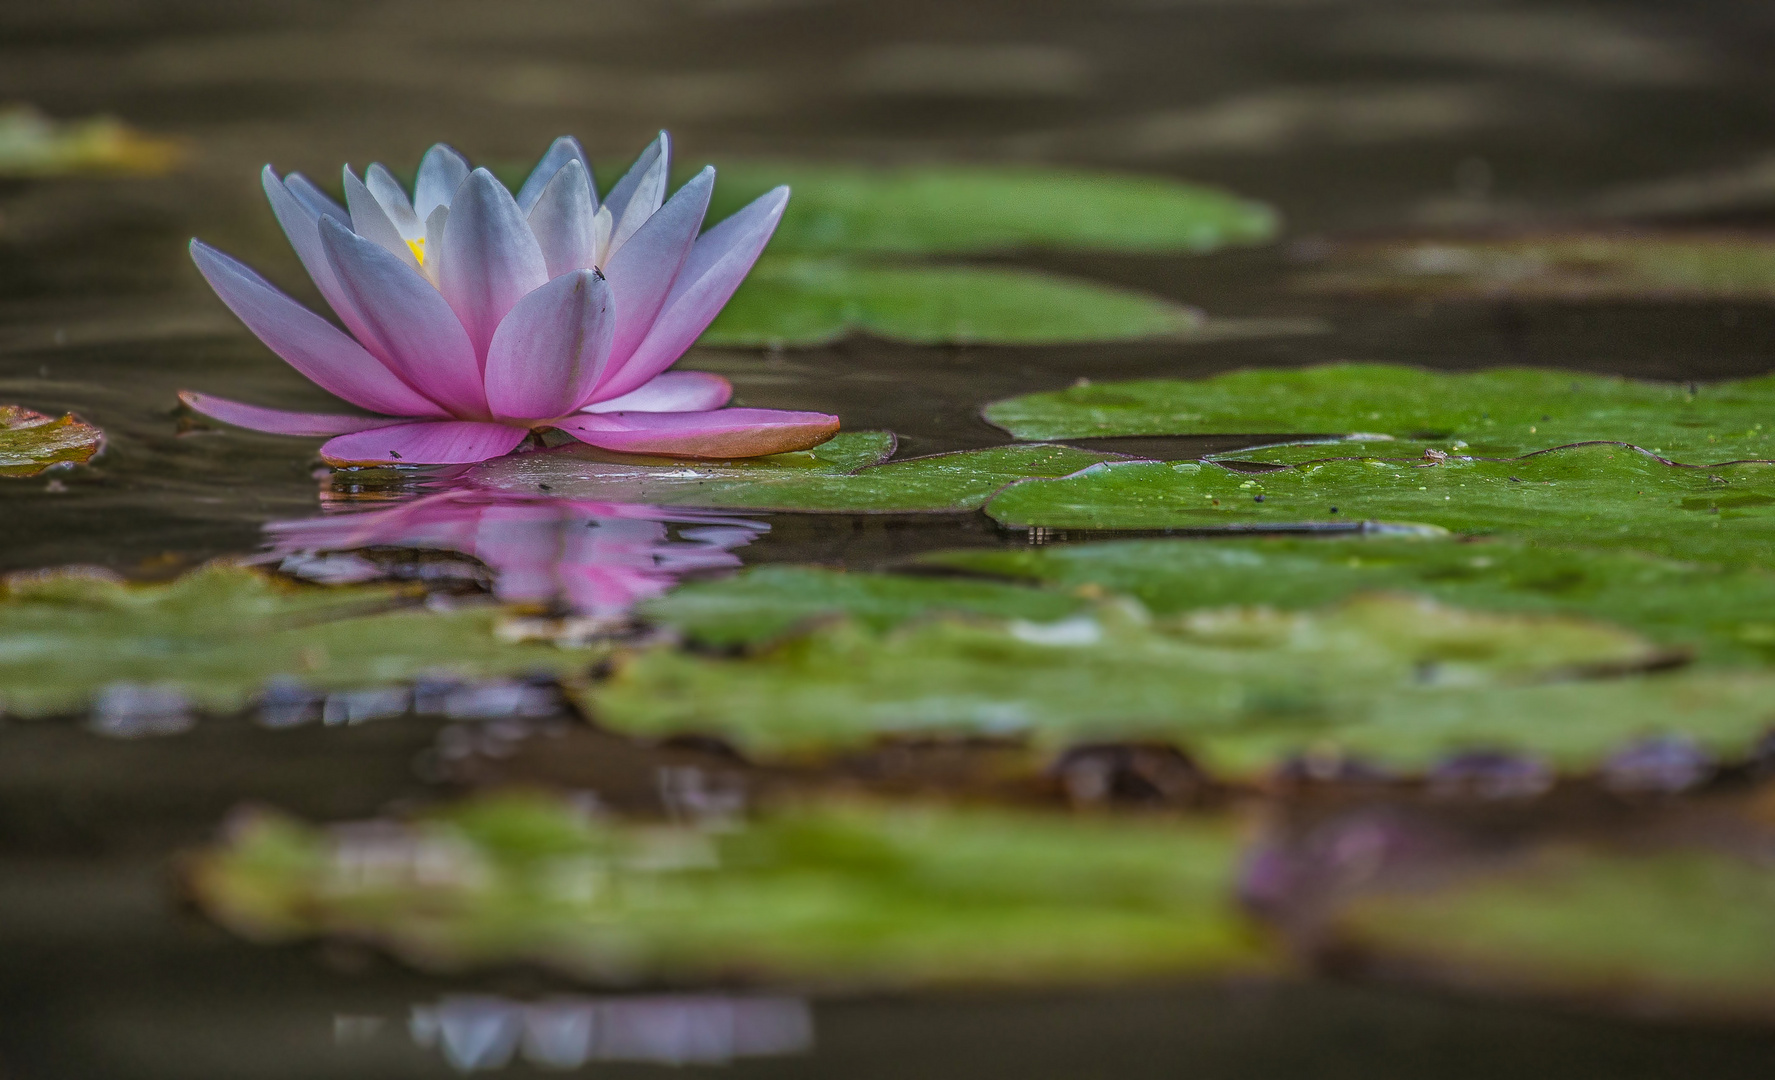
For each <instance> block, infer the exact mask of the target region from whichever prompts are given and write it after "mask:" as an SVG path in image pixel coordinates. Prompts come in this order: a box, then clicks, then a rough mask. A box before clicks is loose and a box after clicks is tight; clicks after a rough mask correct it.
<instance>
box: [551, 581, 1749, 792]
mask: <svg viewBox="0 0 1775 1080" xmlns="http://www.w3.org/2000/svg"><path fill="white" fill-rule="evenodd" d="M1661 655H1662V654H1661V653H1660V652H1659V651H1658V650H1657V649H1656V648H1654V647H1652V646H1651V645H1650V644H1649V643H1647V642H1645V641H1644V640H1643V639H1641V638H1639V637H1637V636H1636V635H1633V634H1631V633H1628V632H1626V631H1623V630H1620V629H1618V628H1615V627H1611V626H1607V625H1604V624H1599V623H1591V622H1586V621H1582V620H1573V619H1569V618H1561V617H1552V616H1528V615H1502V614H1489V613H1476V612H1467V611H1461V610H1459V609H1453V608H1447V607H1443V606H1440V605H1437V604H1435V603H1434V602H1432V601H1428V600H1423V599H1420V598H1412V597H1403V596H1385V595H1379V596H1366V597H1357V598H1354V599H1352V600H1350V601H1347V602H1345V603H1344V604H1341V605H1338V606H1336V607H1332V608H1328V609H1322V610H1319V611H1314V612H1278V611H1276V610H1275V609H1273V608H1223V609H1218V610H1211V611H1199V612H1195V613H1193V614H1191V615H1189V616H1186V617H1183V618H1179V619H1174V620H1167V621H1163V622H1156V623H1155V622H1150V621H1149V620H1148V619H1147V618H1146V617H1145V615H1144V613H1143V612H1142V611H1140V610H1139V609H1138V608H1129V607H1128V606H1127V605H1126V603H1125V602H1114V601H1112V602H1108V603H1105V604H1101V605H1099V606H1097V607H1096V608H1094V609H1093V610H1092V611H1091V612H1090V613H1089V614H1085V615H1077V616H1073V617H1071V618H1069V619H1065V620H1061V621H1058V622H1049V623H1036V622H1029V621H1023V620H1011V621H992V620H975V621H960V620H954V619H934V620H927V621H922V622H914V623H909V624H907V625H904V626H902V627H900V628H899V629H897V630H894V631H891V632H887V633H882V632H876V631H871V630H869V629H867V628H866V627H864V626H861V625H858V624H856V623H854V622H853V623H839V624H835V625H832V626H827V627H824V628H822V629H821V630H820V632H818V633H813V634H808V635H806V636H804V637H799V638H795V639H791V640H788V641H785V642H781V643H779V644H777V645H776V646H775V647H773V648H771V649H769V650H767V651H765V652H763V653H761V654H758V655H756V656H751V657H746V658H719V659H717V658H708V657H701V656H695V655H691V654H688V653H683V652H679V651H677V650H674V649H670V648H656V649H651V650H646V651H643V652H641V653H639V654H636V655H633V656H630V657H627V658H625V659H623V661H622V662H620V663H619V664H618V666H617V668H616V670H615V672H614V673H613V675H612V676H611V677H610V678H609V679H607V680H606V681H603V682H600V683H595V684H592V685H590V686H588V687H586V688H585V689H584V690H583V691H582V692H581V700H582V702H583V703H584V704H585V705H586V707H587V709H588V710H589V712H590V714H591V715H592V717H593V719H594V720H595V721H596V722H598V723H599V724H602V725H604V726H606V727H609V728H612V729H614V730H616V731H619V732H623V733H626V734H630V735H637V736H644V737H664V736H671V735H682V734H692V733H694V734H702V735H715V736H719V737H721V738H723V739H725V740H727V741H729V742H731V743H732V744H733V745H734V746H736V747H737V748H739V749H740V750H741V751H742V752H744V753H747V754H749V755H752V756H754V757H757V758H760V759H765V760H775V759H801V758H808V757H815V758H817V757H821V756H824V755H827V754H831V753H835V752H848V751H854V750H859V749H863V748H866V747H868V746H869V745H870V744H871V743H873V742H874V741H875V740H877V739H879V738H882V737H884V736H901V737H907V736H911V737H932V736H936V737H976V736H992V737H1000V738H1024V739H1027V740H1028V741H1029V742H1030V743H1031V744H1032V745H1033V746H1034V747H1035V748H1036V749H1038V750H1040V751H1043V752H1047V753H1052V752H1055V751H1057V750H1059V749H1062V748H1064V747H1065V746H1067V745H1071V744H1075V743H1085V742H1100V741H1118V742H1119V741H1139V740H1162V741H1167V742H1171V743H1175V744H1177V745H1179V746H1181V747H1183V748H1184V749H1185V750H1187V751H1188V752H1190V753H1191V754H1193V755H1196V756H1197V757H1198V758H1199V759H1200V760H1201V761H1203V762H1204V763H1205V764H1207V765H1208V766H1210V767H1211V768H1214V769H1217V770H1221V771H1224V772H1226V773H1228V774H1231V775H1241V776H1243V775H1254V774H1258V773H1261V772H1263V771H1265V770H1267V769H1269V768H1272V767H1273V766H1275V765H1276V764H1277V763H1279V762H1280V761H1282V760H1285V759H1286V758H1288V757H1289V756H1291V755H1293V754H1296V753H1300V752H1303V751H1306V750H1308V749H1314V750H1318V749H1324V748H1327V747H1333V748H1335V747H1337V746H1340V745H1343V744H1345V743H1347V744H1348V745H1349V746H1350V747H1351V748H1352V749H1357V748H1359V749H1361V750H1363V751H1364V752H1365V753H1367V752H1369V751H1371V750H1372V754H1371V756H1373V757H1376V758H1377V759H1379V760H1381V761H1384V762H1386V763H1388V764H1393V765H1397V766H1399V767H1402V768H1417V767H1423V766H1425V765H1428V764H1431V763H1433V762H1434V761H1435V760H1437V759H1438V757H1439V756H1440V755H1442V754H1446V753H1449V752H1452V751H1455V750H1465V749H1469V748H1473V747H1476V746H1483V747H1488V748H1514V747H1517V746H1519V745H1520V746H1521V747H1522V748H1524V749H1528V750H1535V751H1544V752H1546V753H1547V754H1548V755H1549V756H1553V757H1556V758H1557V759H1558V760H1560V761H1561V762H1563V763H1571V764H1577V765H1582V764H1587V763H1590V762H1593V761H1594V759H1595V757H1596V756H1598V755H1601V754H1604V753H1606V752H1607V751H1608V750H1610V749H1611V748H1613V747H1615V746H1618V745H1619V744H1620V743H1621V742H1623V741H1625V740H1627V739H1630V738H1632V737H1634V736H1637V735H1639V734H1641V733H1642V732H1648V731H1658V730H1664V729H1668V728H1672V727H1674V728H1676V729H1677V730H1686V728H1685V725H1688V724H1691V723H1692V724H1693V725H1695V726H1696V727H1697V728H1698V729H1706V732H1707V733H1710V734H1709V738H1710V739H1712V741H1714V742H1717V743H1718V744H1719V745H1720V747H1721V749H1722V751H1726V750H1730V751H1733V752H1738V753H1742V752H1743V751H1744V749H1745V747H1746V746H1748V745H1749V744H1750V743H1751V742H1754V740H1755V739H1756V737H1757V736H1758V735H1759V734H1760V733H1761V732H1762V730H1763V729H1764V727H1765V726H1766V724H1767V722H1768V718H1769V706H1768V702H1769V701H1770V700H1771V699H1770V697H1769V696H1768V695H1769V693H1770V691H1771V690H1772V689H1775V675H1769V676H1761V675H1759V676H1756V677H1753V678H1749V681H1748V683H1746V684H1745V685H1740V683H1738V682H1734V681H1733V679H1732V678H1731V677H1723V676H1722V677H1720V678H1718V679H1706V680H1696V681H1695V682H1694V683H1693V684H1691V683H1689V682H1685V681H1682V680H1678V679H1665V680H1664V681H1662V682H1657V683H1656V686H1655V687H1654V682H1655V681H1654V680H1649V679H1630V678H1624V677H1623V678H1614V679H1601V680H1597V681H1594V682H1591V681H1586V682H1582V683H1574V684H1570V685H1551V686H1543V685H1527V684H1537V683H1543V682H1545V681H1547V680H1549V679H1558V678H1561V677H1564V676H1570V675H1573V674H1575V673H1603V672H1607V671H1629V670H1633V669H1635V668H1637V667H1640V666H1643V665H1645V664H1648V663H1655V662H1658V661H1659V659H1660V657H1661ZM1623 688H1626V689H1623ZM1598 693H1600V694H1601V696H1602V697H1606V698H1607V699H1608V702H1607V704H1608V706H1609V708H1608V709H1607V710H1605V711H1601V712H1597V713H1595V714H1594V715H1592V714H1591V713H1590V712H1587V711H1585V710H1583V709H1581V708H1580V709H1579V710H1578V712H1577V713H1576V714H1572V715H1575V716H1576V717H1578V718H1576V719H1572V718H1569V716H1568V714H1571V710H1573V709H1574V708H1577V707H1578V706H1581V704H1582V702H1583V701H1585V700H1587V699H1588V696H1589V695H1592V694H1598ZM1684 695H1687V697H1684ZM1690 698H1693V699H1695V700H1696V701H1699V702H1700V703H1702V704H1706V705H1708V706H1709V707H1708V709H1706V710H1705V711H1704V712H1701V713H1696V714H1694V715H1693V716H1691V714H1690V713H1689V712H1687V711H1685V710H1684V709H1683V708H1680V707H1679V706H1680V705H1682V704H1683V703H1684V702H1686V701H1688V700H1689V699H1690ZM1574 703H1576V704H1574ZM1623 706H1626V707H1625V708H1623ZM1714 706H1717V707H1714ZM1555 707H1557V708H1558V709H1559V710H1563V711H1557V712H1556V711H1552V710H1553V709H1554V708H1555ZM1421 717H1441V718H1442V719H1422V720H1420V719H1419V718H1421Z"/></svg>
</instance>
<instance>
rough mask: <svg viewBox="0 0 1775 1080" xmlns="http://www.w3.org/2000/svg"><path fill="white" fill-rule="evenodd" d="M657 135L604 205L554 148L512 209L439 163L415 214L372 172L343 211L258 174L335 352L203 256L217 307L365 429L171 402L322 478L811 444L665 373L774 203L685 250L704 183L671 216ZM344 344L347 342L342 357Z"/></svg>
mask: <svg viewBox="0 0 1775 1080" xmlns="http://www.w3.org/2000/svg"><path fill="white" fill-rule="evenodd" d="M669 165H670V144H669V141H668V139H667V137H666V135H665V133H664V132H661V133H660V137H659V139H658V140H657V141H656V142H654V143H653V144H652V145H651V146H649V147H648V148H647V150H646V152H644V153H643V154H642V155H641V157H640V159H639V160H637V161H636V162H635V164H634V166H633V167H632V168H631V169H630V170H629V172H628V174H627V175H625V176H624V177H623V178H622V179H621V180H620V181H618V182H617V185H616V186H615V187H614V188H612V189H611V191H610V193H609V195H607V196H606V197H605V199H604V201H603V203H602V204H600V203H599V201H598V196H597V188H596V186H595V185H594V184H593V181H592V170H591V164H590V163H589V162H588V161H587V159H586V156H585V151H583V150H582V149H581V148H580V145H579V143H578V141H577V140H575V139H573V138H571V137H566V136H563V137H562V138H559V139H556V140H555V142H554V145H553V146H551V147H550V148H549V151H548V153H546V154H544V155H543V157H542V161H541V162H540V163H538V164H537V166H536V168H535V170H534V171H532V172H531V174H530V177H529V179H527V180H525V181H524V184H523V186H522V187H520V188H519V189H518V193H517V194H516V195H515V196H514V195H513V194H512V193H511V192H510V191H508V190H506V188H505V185H503V184H501V183H500V182H499V181H498V180H497V179H495V178H494V176H493V174H492V173H490V172H488V171H487V170H486V169H473V170H471V169H470V168H469V164H468V162H467V161H466V160H465V159H464V158H463V157H462V155H461V154H458V153H457V152H456V151H455V150H452V149H451V148H450V147H448V146H445V145H443V144H442V143H440V144H438V145H436V146H434V147H432V148H431V149H430V150H428V151H426V154H425V157H424V159H423V160H422V161H421V162H420V165H419V175H418V179H417V181H416V182H415V183H414V186H413V195H412V197H411V198H409V197H408V195H407V192H406V191H405V190H404V189H403V188H402V187H401V185H400V184H399V183H398V182H397V181H396V180H395V179H394V177H393V176H392V175H391V174H390V173H389V172H388V170H387V169H385V168H383V167H382V166H381V165H371V166H370V167H369V168H368V169H367V170H365V172H364V176H363V178H362V179H359V178H358V177H357V176H356V175H355V174H353V173H352V171H351V169H350V167H349V166H347V167H346V169H345V201H346V204H347V205H346V206H345V207H341V206H339V205H338V204H337V203H335V202H333V200H332V199H330V198H329V197H327V195H326V194H325V193H324V192H322V191H321V190H320V189H319V188H318V187H316V186H315V185H314V183H313V182H311V181H310V180H308V179H307V178H306V177H304V176H302V175H301V174H300V173H291V174H289V175H288V176H285V177H283V178H281V179H280V178H279V177H278V175H277V173H275V172H274V171H272V168H271V166H269V165H267V166H266V167H265V171H264V174H263V180H264V185H265V194H266V195H267V196H268V197H269V198H270V200H271V209H272V211H273V212H274V213H275V214H276V215H277V220H278V222H279V223H280V224H281V225H282V226H283V229H284V233H285V234H286V235H287V236H288V237H289V238H290V243H291V245H293V246H294V247H295V249H296V255H297V256H298V257H299V258H300V259H301V260H302V265H303V266H304V267H306V268H307V270H308V273H309V276H310V277H312V278H313V279H314V284H315V287H316V288H318V289H319V290H320V293H321V295H322V296H323V297H325V298H326V301H327V303H328V304H330V305H331V306H332V308H333V311H334V313H335V314H337V315H338V317H339V321H340V322H341V323H343V324H344V325H345V328H346V329H347V330H349V331H350V335H349V336H348V335H347V334H345V333H343V332H341V331H340V330H339V329H338V328H337V327H335V326H334V325H333V324H332V323H330V322H328V321H327V320H325V319H323V318H321V317H320V316H318V315H316V314H314V313H313V312H311V311H309V310H308V309H306V308H304V307H302V306H301V305H300V304H298V303H296V302H295V301H294V300H292V299H290V298H289V297H288V296H286V295H284V294H283V293H281V292H279V291H278V290H277V289H276V288H275V287H273V286H272V285H271V284H270V283H269V282H267V281H266V280H265V279H264V278H262V277H260V276H259V275H258V274H256V273H254V272H253V271H252V270H251V269H249V268H248V267H247V266H245V265H244V264H242V263H241V262H239V261H238V260H235V259H233V258H230V257H229V256H227V255H224V254H222V253H221V252H220V251H217V250H216V249H215V248H212V247H210V246H209V245H207V244H204V243H202V242H201V241H198V240H192V241H191V257H192V258H193V259H194V260H195V261H196V263H197V268H198V270H199V271H201V272H202V273H203V276H204V277H205V278H206V279H208V281H209V283H210V286H211V287H212V288H214V289H215V290H216V294H217V295H218V296H220V297H221V298H222V302H223V303H225V304H227V305H228V307H229V308H230V309H231V310H232V311H233V312H234V313H235V314H236V315H237V316H239V317H240V320H241V321H242V322H244V323H246V325H247V328H248V329H250V330H252V332H253V333H254V334H255V335H257V336H258V338H259V340H260V341H263V342H264V343H265V344H266V345H267V346H269V347H270V349H271V351H272V352H275V353H276V354H277V355H279V356H281V357H283V358H284V359H285V360H286V361H288V362H289V364H290V365H291V366H292V367H294V368H295V369H296V370H297V371H300V372H301V373H302V374H304V375H306V376H308V378H310V379H312V380H313V381H314V382H316V383H318V384H319V385H320V386H321V387H323V388H324V389H326V390H328V391H330V392H331V393H333V394H334V395H336V396H338V397H340V398H342V399H344V400H345V401H348V402H350V403H351V404H353V405H357V406H359V407H361V408H363V409H366V410H369V411H371V412H374V413H377V414H379V415H376V416H362V415H342V414H328V413H298V412H286V411H284V410H281V409H270V408H265V407H263V406H259V405H248V404H244V403H242V402H237V401H228V400H226V399H223V398H218V397H212V396H210V395H208V394H200V393H195V392H192V391H181V392H180V394H179V397H180V398H181V399H182V400H183V401H184V402H185V403H186V404H187V405H189V406H190V407H191V408H193V409H196V410H197V411H198V412H200V413H203V414H205V415H207V416H211V417H214V418H216V419H217V420H222V421H225V422H227V423H230V424H235V425H238V426H240V427H246V428H252V429H254V430H256V431H267V432H272V433H275V434H280V435H325V436H332V438H331V439H329V441H328V442H327V443H326V444H325V445H323V446H322V447H321V456H322V457H323V458H324V459H326V460H327V461H328V462H329V463H331V464H334V465H388V464H430V465H446V464H466V463H470V462H476V461H484V460H486V459H488V458H494V457H499V456H500V455H502V454H507V453H510V452H511V451H513V450H515V449H517V448H518V446H519V445H521V444H522V443H523V442H524V440H525V438H526V437H527V436H528V435H529V434H530V432H532V431H539V430H543V429H548V428H554V429H557V430H559V431H563V432H565V433H567V434H568V435H571V436H573V437H574V438H576V439H578V440H580V441H581V442H584V443H589V444H591V445H592V446H597V447H602V448H604V449H606V450H616V451H623V452H629V453H640V454H659V455H670V456H684V457H702V458H739V457H755V456H758V455H761V454H776V453H782V452H784V451H789V450H804V449H806V448H808V447H810V446H816V445H818V444H820V443H822V442H825V441H826V440H827V439H829V438H831V437H832V435H833V434H834V433H835V432H837V430H838V418H837V417H835V416H828V415H826V414H824V413H813V412H788V411H783V410H778V409H742V408H723V406H725V405H726V404H727V402H728V399H729V398H730V397H731V396H732V394H733V388H732V387H731V386H730V385H729V384H728V382H727V380H726V379H723V378H721V377H720V376H719V375H709V374H704V373H701V372H672V371H667V370H666V369H667V368H669V367H671V366H672V364H673V362H675V361H676V360H677V359H678V358H679V357H680V356H682V355H683V354H684V351H685V350H686V349H688V348H689V347H690V345H691V343H692V342H694V341H695V340H696V339H697V337H698V336H700V335H701V334H702V332H703V331H704V330H705V329H707V328H708V325H709V323H710V322H712V321H713V320H714V318H715V316H716V314H717V313H719V312H720V310H721V308H722V306H723V305H725V304H726V303H727V300H728V298H729V297H730V296H732V295H733V291H734V290H735V289H736V288H738V287H739V284H740V281H741V280H742V279H744V278H745V276H746V273H747V272H748V271H749V270H751V268H752V264H753V263H754V262H755V261H757V259H758V255H759V253H760V252H762V251H763V250H764V245H765V243H766V242H767V241H769V240H770V236H771V233H773V232H774V231H775V230H776V226H777V222H778V221H779V220H780V219H781V218H782V215H783V207H784V206H785V205H786V204H787V203H788V199H789V189H788V188H785V187H779V188H777V189H775V190H774V191H771V192H768V193H766V194H765V195H763V196H761V197H759V198H758V199H757V200H756V201H754V202H752V203H751V204H750V205H748V206H747V207H745V208H744V209H743V210H741V211H739V212H738V213H736V214H734V215H733V216H732V217H730V218H728V219H727V220H725V221H723V222H721V223H720V224H718V225H716V226H714V227H713V228H711V229H709V230H708V231H707V232H704V233H702V234H701V235H700V236H699V235H698V230H699V229H700V228H701V226H702V221H703V214H704V213H705V211H707V209H708V205H709V195H710V192H711V191H712V190H713V188H714V184H715V170H714V169H711V168H705V169H704V170H703V171H702V172H700V173H698V174H697V175H696V176H695V177H693V178H692V179H691V180H690V181H689V182H688V183H686V184H685V185H684V186H683V187H681V188H679V189H678V191H677V192H676V193H675V194H673V195H672V196H671V198H669V199H668V198H667V197H666V181H667V173H668V169H669ZM354 339H355V340H354Z"/></svg>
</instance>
